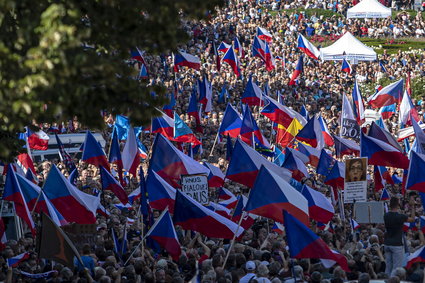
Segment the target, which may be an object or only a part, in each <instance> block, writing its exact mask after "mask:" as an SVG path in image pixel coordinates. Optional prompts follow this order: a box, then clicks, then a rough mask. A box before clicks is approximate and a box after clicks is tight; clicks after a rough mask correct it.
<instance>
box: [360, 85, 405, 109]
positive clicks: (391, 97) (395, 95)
mask: <svg viewBox="0 0 425 283" xmlns="http://www.w3.org/2000/svg"><path fill="white" fill-rule="evenodd" d="M403 84H404V80H403V79H401V80H399V81H396V82H395V83H392V84H390V85H387V86H386V87H384V88H382V89H381V90H380V91H378V92H377V93H375V94H374V95H372V96H370V97H369V98H368V99H367V101H368V103H369V104H370V105H371V106H372V107H373V108H380V107H383V106H388V105H391V104H394V103H398V102H399V101H400V100H401V96H402V94H403Z"/></svg>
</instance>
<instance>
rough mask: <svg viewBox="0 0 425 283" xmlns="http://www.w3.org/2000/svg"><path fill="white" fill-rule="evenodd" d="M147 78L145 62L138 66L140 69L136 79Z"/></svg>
mask: <svg viewBox="0 0 425 283" xmlns="http://www.w3.org/2000/svg"><path fill="white" fill-rule="evenodd" d="M148 78H149V73H148V69H147V68H146V65H145V64H142V65H141V66H140V71H139V75H138V76H137V79H138V80H142V79H148Z"/></svg>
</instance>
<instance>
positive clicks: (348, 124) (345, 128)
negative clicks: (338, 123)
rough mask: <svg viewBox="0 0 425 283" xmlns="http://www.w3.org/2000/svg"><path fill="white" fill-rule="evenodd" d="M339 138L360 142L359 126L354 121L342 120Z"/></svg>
mask: <svg viewBox="0 0 425 283" xmlns="http://www.w3.org/2000/svg"><path fill="white" fill-rule="evenodd" d="M341 136H342V137H345V138H351V139H354V140H356V141H358V140H360V126H359V124H357V121H356V120H351V119H346V118H344V119H342V127H341Z"/></svg>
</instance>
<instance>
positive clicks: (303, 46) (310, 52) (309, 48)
mask: <svg viewBox="0 0 425 283" xmlns="http://www.w3.org/2000/svg"><path fill="white" fill-rule="evenodd" d="M298 48H299V49H300V50H301V51H302V52H304V53H305V54H306V55H307V56H308V57H310V58H313V59H316V60H318V59H319V56H320V51H319V50H318V49H317V48H316V46H314V45H313V44H312V43H311V42H310V41H308V40H307V39H306V38H305V37H304V36H303V35H302V34H299V35H298Z"/></svg>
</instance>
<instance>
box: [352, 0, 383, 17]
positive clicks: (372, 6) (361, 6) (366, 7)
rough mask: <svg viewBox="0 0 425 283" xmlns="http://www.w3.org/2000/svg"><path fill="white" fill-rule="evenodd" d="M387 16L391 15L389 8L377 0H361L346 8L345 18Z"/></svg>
mask: <svg viewBox="0 0 425 283" xmlns="http://www.w3.org/2000/svg"><path fill="white" fill-rule="evenodd" d="M387 17H391V8H388V7H385V6H384V5H382V4H381V3H379V2H378V1H377V0H363V1H361V2H359V3H358V4H357V5H356V6H354V7H351V8H350V9H348V10H347V19H350V18H387Z"/></svg>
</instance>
